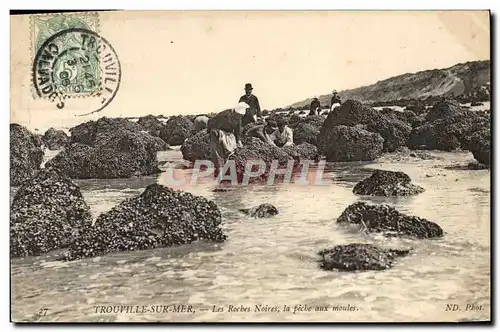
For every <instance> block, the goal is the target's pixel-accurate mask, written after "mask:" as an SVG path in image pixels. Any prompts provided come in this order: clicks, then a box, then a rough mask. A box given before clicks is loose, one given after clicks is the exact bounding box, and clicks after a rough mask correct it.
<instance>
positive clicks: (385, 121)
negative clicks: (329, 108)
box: [318, 100, 411, 152]
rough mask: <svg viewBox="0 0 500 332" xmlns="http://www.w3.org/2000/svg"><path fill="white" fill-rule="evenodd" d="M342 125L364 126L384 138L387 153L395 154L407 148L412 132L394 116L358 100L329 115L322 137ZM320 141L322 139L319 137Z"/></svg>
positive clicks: (349, 101) (350, 101)
mask: <svg viewBox="0 0 500 332" xmlns="http://www.w3.org/2000/svg"><path fill="white" fill-rule="evenodd" d="M340 125H344V126H351V127H352V126H356V125H364V126H365V129H366V130H368V131H370V132H373V133H377V134H379V135H380V136H382V138H383V139H384V151H385V152H394V151H396V150H397V149H398V148H399V147H402V146H405V145H406V141H407V140H408V137H409V135H410V132H411V126H410V125H409V124H407V123H405V122H403V121H400V120H398V119H397V118H395V117H393V116H387V115H385V114H383V113H381V112H379V111H377V110H375V109H373V108H371V107H369V106H367V105H364V104H362V103H361V102H359V101H356V100H347V101H346V102H345V103H343V104H342V105H341V106H339V107H337V108H335V110H333V112H330V113H329V114H328V117H327V118H326V120H325V122H324V124H323V126H322V128H321V132H320V137H322V135H323V134H322V133H324V131H328V130H331V129H332V128H334V127H336V126H340ZM318 139H320V138H319V137H318ZM319 143H322V142H319ZM319 143H318V144H319Z"/></svg>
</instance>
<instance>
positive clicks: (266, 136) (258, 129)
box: [246, 120, 278, 145]
mask: <svg viewBox="0 0 500 332" xmlns="http://www.w3.org/2000/svg"><path fill="white" fill-rule="evenodd" d="M277 130H278V125H277V124H276V121H273V120H271V121H268V122H267V124H258V125H255V126H253V127H252V128H250V129H248V131H247V134H246V135H247V136H248V137H256V138H258V139H260V140H261V141H262V142H264V143H269V144H271V145H276V144H274V141H275V140H276V132H277Z"/></svg>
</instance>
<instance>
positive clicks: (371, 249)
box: [319, 243, 410, 271]
mask: <svg viewBox="0 0 500 332" xmlns="http://www.w3.org/2000/svg"><path fill="white" fill-rule="evenodd" d="M409 252H410V250H408V249H406V250H396V249H382V248H379V247H376V246H374V245H371V244H362V243H351V244H347V245H338V246H335V247H333V248H332V249H325V250H322V251H321V252H320V253H319V254H320V255H321V256H322V262H321V268H323V269H325V270H333V269H337V270H341V271H357V270H385V269H388V268H390V267H391V266H392V265H393V262H394V259H395V258H396V257H403V256H406V255H408V254H409Z"/></svg>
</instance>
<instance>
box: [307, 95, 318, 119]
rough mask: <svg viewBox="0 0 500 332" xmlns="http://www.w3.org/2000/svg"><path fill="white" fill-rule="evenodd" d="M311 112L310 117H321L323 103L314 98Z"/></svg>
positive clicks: (310, 108)
mask: <svg viewBox="0 0 500 332" xmlns="http://www.w3.org/2000/svg"><path fill="white" fill-rule="evenodd" d="M309 110H310V111H309V114H308V115H309V116H313V115H319V112H321V103H320V102H319V99H318V98H316V97H314V99H313V100H312V101H311V106H310V107H309Z"/></svg>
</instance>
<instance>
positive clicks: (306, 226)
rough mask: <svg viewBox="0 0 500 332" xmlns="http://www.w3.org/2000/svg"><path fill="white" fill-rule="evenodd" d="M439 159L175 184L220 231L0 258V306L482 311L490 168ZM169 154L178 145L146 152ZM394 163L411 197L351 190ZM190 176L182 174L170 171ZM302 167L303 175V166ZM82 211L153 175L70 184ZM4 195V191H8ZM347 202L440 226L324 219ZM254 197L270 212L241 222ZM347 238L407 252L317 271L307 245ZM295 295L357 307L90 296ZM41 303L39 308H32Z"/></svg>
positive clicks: (116, 198) (355, 317)
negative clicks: (207, 203) (202, 202)
mask: <svg viewBox="0 0 500 332" xmlns="http://www.w3.org/2000/svg"><path fill="white" fill-rule="evenodd" d="M436 154H437V155H438V156H439V159H435V160H418V159H409V160H406V161H405V162H404V163H401V162H399V161H398V162H394V160H393V159H391V158H390V157H386V158H385V159H382V160H380V161H379V162H378V163H335V164H330V165H328V167H327V171H326V172H325V177H328V178H331V179H332V180H333V183H332V184H331V185H328V186H313V185H307V186H303V185H297V184H277V185H274V186H268V185H250V186H229V187H228V189H230V191H227V192H213V189H214V188H216V187H217V184H216V182H215V181H214V180H212V179H208V178H206V179H203V181H201V182H200V183H199V184H197V185H190V184H186V185H185V186H183V187H182V189H183V190H186V191H189V192H191V193H193V194H195V195H202V196H205V197H207V198H208V199H211V200H213V201H215V202H216V203H217V205H218V206H219V207H220V209H221V212H222V215H223V228H224V229H225V231H226V233H227V234H228V237H229V238H228V240H227V241H226V242H225V243H222V244H212V243H195V244H191V245H185V246H181V247H175V248H161V249H155V250H145V251H138V252H126V253H115V254H110V255H107V256H103V257H96V258H90V259H84V260H79V261H74V262H61V261H58V260H57V257H58V255H60V253H58V252H54V253H49V254H47V255H44V256H40V257H28V258H26V259H14V260H13V261H12V265H11V266H12V269H11V275H12V315H13V319H14V320H28V321H33V320H35V321H51V320H57V321H96V320H108V321H190V320H196V321H439V320H455V321H457V320H466V319H487V318H489V317H490V313H489V312H490V311H489V310H490V298H489V291H490V284H489V278H490V215H489V213H490V176H489V172H488V171H487V170H479V171H468V170H453V169H445V168H444V166H447V165H450V164H453V163H467V162H469V161H470V160H472V159H471V156H470V154H467V153H463V154H460V153H436ZM159 157H160V160H164V161H169V165H170V164H171V163H175V162H179V161H180V160H181V156H180V153H179V152H178V151H167V152H163V153H160V154H159ZM373 168H382V169H389V170H401V171H403V172H405V173H407V174H408V175H410V176H411V177H412V179H413V180H414V182H415V183H417V184H419V185H421V186H423V187H424V188H425V189H426V191H425V192H424V193H422V194H420V195H418V196H415V197H408V198H404V197H398V198H384V197H358V196H355V195H354V194H353V193H352V187H353V186H354V185H355V183H356V182H358V181H359V180H361V179H363V178H365V177H366V176H369V174H370V172H371V169H373ZM176 172H177V173H176V176H179V177H180V178H189V177H190V175H191V174H192V170H190V169H178V170H176ZM311 172H315V170H312V171H311ZM77 182H78V183H79V185H80V186H81V188H82V192H83V194H84V196H85V199H86V201H87V202H88V204H89V206H90V207H91V210H92V213H93V215H94V217H96V216H97V215H98V214H99V213H102V212H105V211H108V210H109V209H111V208H112V207H113V206H115V205H116V204H119V203H120V202H121V201H123V200H124V199H127V198H129V197H133V196H134V195H137V194H139V193H140V192H142V190H143V189H144V188H145V187H146V186H147V185H149V184H151V183H155V182H158V183H161V184H166V183H167V182H166V173H162V174H159V175H157V176H151V177H144V178H140V179H126V180H123V179H122V180H79V181H77ZM13 190H15V188H14V189H13ZM357 200H364V201H367V202H369V203H376V204H389V205H391V206H394V207H396V208H397V209H398V210H400V211H401V212H404V213H408V214H413V215H417V216H420V217H424V218H427V219H429V220H432V221H435V222H437V223H438V224H440V225H441V226H442V227H443V229H444V230H445V232H446V235H445V237H443V238H442V239H437V240H411V239H396V238H385V237H383V236H379V235H369V234H362V233H359V232H357V231H355V230H352V229H344V228H340V227H337V225H336V224H335V219H336V218H337V217H338V216H339V215H340V214H341V213H342V211H343V210H344V209H345V208H346V207H347V206H348V205H349V204H352V203H354V202H355V201H357ZM262 203H270V204H273V205H275V206H276V207H277V208H278V210H279V212H280V213H279V214H278V215H277V216H275V217H272V218H269V219H252V218H248V217H247V216H245V215H243V214H242V213H240V212H239V211H238V209H240V208H250V207H253V206H256V205H259V204H262ZM352 242H363V243H374V244H378V245H381V246H387V247H401V248H403V247H404V248H413V252H412V254H411V255H410V256H408V257H405V258H402V259H400V260H398V261H397V262H396V264H395V266H394V267H393V268H392V269H390V270H387V271H369V272H362V273H345V272H335V271H322V270H320V269H319V268H318V263H317V259H318V257H317V254H316V253H317V252H318V251H319V250H321V249H324V248H325V247H329V246H333V245H336V244H346V243H352ZM471 302H473V303H475V304H478V305H483V307H484V310H482V311H474V312H466V311H461V312H451V311H444V308H445V306H446V304H449V303H459V304H467V303H471ZM188 303H189V304H192V305H193V306H195V308H198V309H202V308H208V307H211V306H212V305H225V306H227V305H229V304H233V305H240V304H243V305H251V306H253V305H255V304H263V305H265V304H269V305H279V306H280V307H282V306H283V305H284V304H286V305H290V306H294V305H296V304H307V305H311V306H315V305H318V306H319V305H329V306H333V305H347V304H350V305H355V306H356V307H357V308H358V310H357V311H349V312H331V311H330V312H313V313H296V314H293V313H290V312H281V313H270V312H267V313H256V312H250V313H232V314H229V313H227V312H226V313H212V312H210V311H201V310H197V312H196V313H195V314H193V315H187V314H182V313H169V314H163V315H162V314H135V315H131V314H128V315H127V314H96V313H95V306H96V305H155V304H165V305H166V304H188ZM41 307H45V308H50V311H49V313H48V314H47V315H46V316H43V317H40V316H37V312H38V310H39V309H40V308H41Z"/></svg>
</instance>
